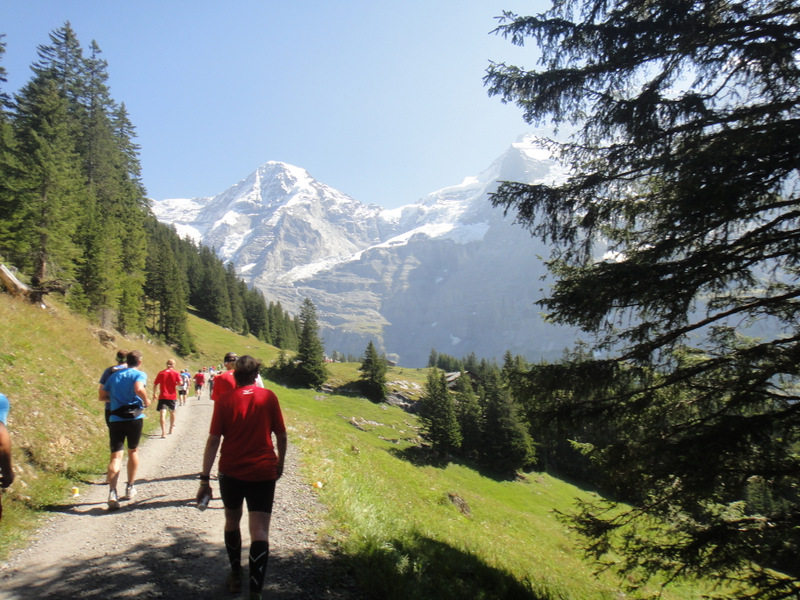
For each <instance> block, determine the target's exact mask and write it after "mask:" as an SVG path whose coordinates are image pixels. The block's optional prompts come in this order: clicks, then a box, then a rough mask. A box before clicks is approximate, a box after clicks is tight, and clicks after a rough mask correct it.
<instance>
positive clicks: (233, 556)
mask: <svg viewBox="0 0 800 600" xmlns="http://www.w3.org/2000/svg"><path fill="white" fill-rule="evenodd" d="M225 550H227V551H228V560H229V561H230V562H231V569H234V570H235V571H239V570H241V568H242V532H241V531H239V530H238V529H237V530H236V531H226V532H225Z"/></svg>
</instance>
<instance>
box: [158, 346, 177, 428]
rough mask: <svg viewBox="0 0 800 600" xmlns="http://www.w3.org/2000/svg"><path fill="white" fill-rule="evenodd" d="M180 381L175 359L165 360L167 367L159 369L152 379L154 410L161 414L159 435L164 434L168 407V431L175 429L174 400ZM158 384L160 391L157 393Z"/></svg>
mask: <svg viewBox="0 0 800 600" xmlns="http://www.w3.org/2000/svg"><path fill="white" fill-rule="evenodd" d="M180 383H181V374H180V373H178V372H177V371H176V370H175V361H174V360H172V359H171V358H170V359H169V360H168V361H167V368H166V369H164V370H163V371H160V372H159V373H158V375H156V379H155V381H153V398H158V407H157V408H156V410H158V412H159V413H160V414H161V437H162V438H165V437H166V435H165V433H166V415H167V409H169V432H170V433H172V432H173V431H174V430H175V400H177V398H178V391H177V389H176V388H177V387H178V385H180ZM159 386H160V387H161V392H160V393H159Z"/></svg>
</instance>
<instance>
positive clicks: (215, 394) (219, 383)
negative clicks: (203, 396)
mask: <svg viewBox="0 0 800 600" xmlns="http://www.w3.org/2000/svg"><path fill="white" fill-rule="evenodd" d="M222 362H223V364H224V365H225V372H224V373H222V374H220V375H217V376H216V377H215V378H214V381H215V382H216V385H215V386H214V389H213V391H212V392H211V399H212V400H214V401H216V400H219V399H220V398H222V397H223V396H224V395H225V394H228V393H230V392H232V391H233V389H234V388H235V387H236V380H235V379H234V378H233V367H234V366H235V365H236V353H235V352H228V353H227V354H226V355H225V358H223V359H222Z"/></svg>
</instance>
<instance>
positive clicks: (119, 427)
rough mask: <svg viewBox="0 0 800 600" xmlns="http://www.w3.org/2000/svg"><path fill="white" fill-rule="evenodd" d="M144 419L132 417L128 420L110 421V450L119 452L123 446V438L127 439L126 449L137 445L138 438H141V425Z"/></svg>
mask: <svg viewBox="0 0 800 600" xmlns="http://www.w3.org/2000/svg"><path fill="white" fill-rule="evenodd" d="M143 426H144V419H132V420H130V421H111V422H110V423H109V424H108V438H109V442H110V446H111V451H112V452H121V451H122V450H123V449H124V448H125V440H127V441H128V450H134V449H135V448H138V447H139V440H141V439H142V427H143Z"/></svg>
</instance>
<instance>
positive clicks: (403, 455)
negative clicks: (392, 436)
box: [387, 446, 517, 481]
mask: <svg viewBox="0 0 800 600" xmlns="http://www.w3.org/2000/svg"><path fill="white" fill-rule="evenodd" d="M387 452H389V453H390V454H392V455H393V456H395V457H397V458H399V459H400V460H404V461H406V462H409V463H411V464H412V465H414V466H415V467H435V468H437V469H444V468H446V467H447V465H449V464H454V465H462V466H464V467H466V468H468V469H472V470H473V471H475V472H476V473H479V474H480V475H481V476H483V477H486V478H487V479H493V480H495V481H513V480H514V479H516V478H517V473H516V472H510V473H504V472H502V471H498V470H497V469H492V468H491V467H488V466H486V465H482V464H480V463H477V462H474V461H469V460H466V459H463V458H460V457H455V456H448V455H445V456H443V455H441V454H436V453H435V452H432V451H431V449H430V448H429V447H427V446H408V447H407V448H389V449H388V450H387Z"/></svg>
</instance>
